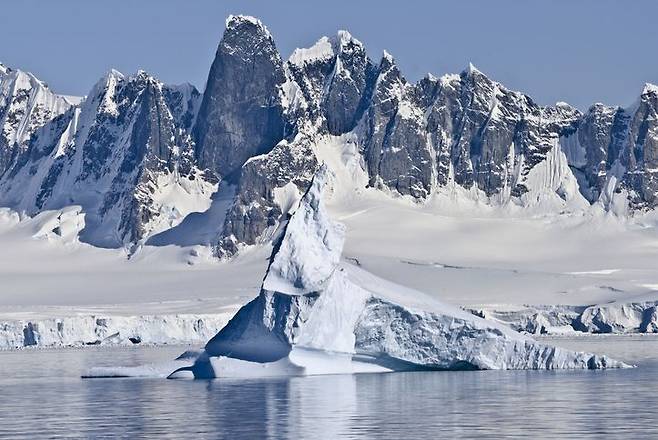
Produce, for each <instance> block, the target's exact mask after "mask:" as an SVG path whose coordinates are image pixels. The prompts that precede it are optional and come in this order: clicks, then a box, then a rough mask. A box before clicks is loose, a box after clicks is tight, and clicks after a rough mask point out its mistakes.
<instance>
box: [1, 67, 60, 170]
mask: <svg viewBox="0 0 658 440" xmlns="http://www.w3.org/2000/svg"><path fill="white" fill-rule="evenodd" d="M70 107H71V103H70V102H69V101H67V99H66V98H64V97H62V96H59V95H56V94H55V93H53V92H52V91H51V90H50V89H49V88H48V86H47V85H46V84H44V83H43V82H42V81H40V80H39V79H37V78H36V77H35V76H34V75H32V74H30V73H27V72H23V71H21V70H14V69H10V68H8V67H5V66H4V65H3V64H2V63H0V130H1V131H0V174H2V172H3V171H5V170H6V169H7V168H8V167H9V165H10V164H11V162H12V161H13V160H14V159H15V158H16V157H17V156H19V155H21V154H22V153H24V152H25V150H26V148H27V143H28V141H29V139H30V138H31V137H32V135H34V133H35V131H36V130H37V129H39V128H40V127H42V126H44V125H45V124H47V123H48V122H50V121H52V120H53V119H54V118H56V117H57V116H59V115H61V114H62V113H65V112H66V111H67V110H68V109H69V108H70Z"/></svg>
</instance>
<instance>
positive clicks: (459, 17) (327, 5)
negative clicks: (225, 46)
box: [0, 0, 658, 110]
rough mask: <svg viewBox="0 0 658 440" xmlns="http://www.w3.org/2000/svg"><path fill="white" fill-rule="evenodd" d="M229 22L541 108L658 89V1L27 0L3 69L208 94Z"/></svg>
mask: <svg viewBox="0 0 658 440" xmlns="http://www.w3.org/2000/svg"><path fill="white" fill-rule="evenodd" d="M229 14H249V15H253V16H256V17H258V18H260V19H261V20H262V21H263V22H264V23H265V24H266V25H267V27H268V28H269V30H270V31H271V32H272V34H273V35H274V39H275V41H276V44H277V47H278V48H279V51H280V52H281V54H282V56H283V57H284V58H287V57H288V56H289V55H290V53H291V52H292V51H293V50H294V49H295V48H296V47H308V46H310V45H312V44H313V43H314V42H315V41H316V40H317V39H318V38H319V37H321V36H323V35H333V34H335V33H336V31H337V30H338V29H347V30H349V31H350V32H351V33H352V35H354V36H355V37H356V38H358V39H359V40H361V41H362V42H363V43H364V44H365V46H366V48H367V50H368V53H369V54H370V56H371V57H372V58H373V60H375V61H379V59H380V57H381V54H382V51H383V50H384V49H386V50H387V51H388V52H390V53H391V54H392V55H393V56H394V57H395V59H396V60H397V62H398V64H399V66H400V68H401V69H402V72H403V73H404V74H405V76H406V77H407V79H408V80H410V81H417V80H418V79H420V78H421V77H422V76H424V75H425V74H426V73H428V72H431V73H432V74H434V75H437V76H440V75H443V74H445V73H458V72H460V71H462V70H464V69H465V68H466V67H467V66H468V63H469V62H472V63H473V64H474V65H475V66H476V67H477V68H478V69H479V70H481V71H482V72H484V73H486V74H487V75H488V76H489V77H490V78H492V79H494V80H496V81H499V82H501V83H503V84H504V85H505V86H507V87H508V88H510V89H513V90H519V91H522V92H524V93H527V94H528V95H530V96H532V97H533V98H534V99H535V100H536V101H538V102H539V103H541V104H553V103H555V102H556V101H566V102H569V103H570V104H572V105H574V106H576V107H578V108H580V109H583V110H585V109H587V108H588V107H589V106H590V105H591V104H592V103H594V102H603V103H606V104H610V105H622V106H627V105H630V104H632V103H633V102H634V101H635V100H636V99H637V97H638V95H639V93H640V92H641V89H642V86H643V84H644V83H645V82H653V83H658V1H655V0H634V1H621V0H619V1H611V0H551V1H534V0H524V1H522V0H517V1H511V0H499V1H484V0H482V1H475V0H473V1H455V0H453V1H420V0H404V1H389V0H380V1H362V0H348V1H344V0H331V1H322V2H313V1H308V0H306V1H303V0H280V1H272V0H242V1H236V0H222V1H219V0H217V1H210V0H187V1H182V0H140V1H135V0H112V1H89V0H58V1H39V0H20V1H11V2H9V1H7V2H3V3H2V5H1V6H0V62H3V63H4V64H6V65H7V66H9V67H15V68H19V69H22V70H27V71H30V72H32V73H34V74H35V75H37V76H38V77H39V78H41V79H42V80H44V81H45V82H47V83H48V84H49V85H50V87H51V89H53V90H54V91H56V92H58V93H61V94H67V95H78V96H80V95H85V94H86V93H87V92H88V91H89V90H90V89H91V87H92V86H93V84H94V83H95V82H96V81H97V80H98V79H99V78H100V77H101V76H102V75H103V73H104V72H106V71H108V70H109V69H110V68H116V69H117V70H119V71H121V72H123V73H128V74H130V73H133V72H135V71H137V70H138V69H144V70H146V71H148V72H149V73H151V74H153V75H155V76H156V77H158V78H160V79H161V80H163V81H165V82H169V83H182V82H190V83H192V84H194V85H195V86H197V87H198V88H199V89H201V90H202V89H203V88H204V86H205V82H206V78H207V75H208V71H209V68H210V64H211V63H212V60H213V57H214V53H215V50H216V48H217V44H218V42H219V40H220V39H221V35H222V33H223V31H224V26H225V19H226V17H227V16H228V15H229Z"/></svg>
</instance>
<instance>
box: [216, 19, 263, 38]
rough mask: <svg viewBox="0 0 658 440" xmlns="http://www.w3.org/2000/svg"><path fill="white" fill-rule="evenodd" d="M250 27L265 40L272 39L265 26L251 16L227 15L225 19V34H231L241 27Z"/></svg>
mask: <svg viewBox="0 0 658 440" xmlns="http://www.w3.org/2000/svg"><path fill="white" fill-rule="evenodd" d="M245 25H247V26H250V27H254V28H256V29H257V30H258V31H259V32H260V33H262V34H263V35H264V36H265V37H266V38H270V39H271V38H272V34H271V33H270V31H269V30H268V29H267V26H265V25H264V24H263V22H262V21H260V20H259V19H257V18H256V17H252V16H251V15H233V14H231V15H229V16H228V17H227V18H226V32H231V31H234V30H236V29H239V28H241V27H243V26H245Z"/></svg>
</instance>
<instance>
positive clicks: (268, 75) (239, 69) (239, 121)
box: [194, 16, 285, 179]
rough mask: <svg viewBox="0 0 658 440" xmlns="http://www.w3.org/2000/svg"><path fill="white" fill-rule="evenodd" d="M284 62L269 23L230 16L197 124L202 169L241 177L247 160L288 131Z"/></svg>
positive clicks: (270, 145) (232, 176) (264, 150)
mask: <svg viewBox="0 0 658 440" xmlns="http://www.w3.org/2000/svg"><path fill="white" fill-rule="evenodd" d="M284 82H285V74H284V71H283V62H282V61H281V57H280V56H279V53H278V51H277V50H276V47H275V45H274V40H273V39H272V36H271V35H270V33H269V32H268V30H267V29H266V28H265V26H263V24H262V23H261V22H260V21H258V20H256V19H254V18H252V17H246V16H230V17H229V18H228V19H227V21H226V31H225V32H224V36H223V38H222V41H221V42H220V43H219V48H218V49H217V54H216V56H215V61H214V62H213V64H212V67H211V68H210V74H209V76H208V82H207V85H206V91H205V93H204V95H203V102H202V103H201V108H200V110H199V116H198V119H197V123H196V127H195V129H194V133H195V139H196V155H197V158H198V160H199V164H200V166H201V167H202V168H209V169H211V170H213V171H215V172H216V173H218V174H219V175H221V176H222V177H224V178H227V179H236V178H237V177H238V176H239V170H240V167H241V166H242V164H244V162H245V161H246V160H247V159H249V158H250V157H252V156H255V155H259V154H263V153H266V152H268V151H270V150H271V149H272V148H273V147H274V146H275V145H276V144H277V143H278V142H279V141H280V140H281V139H283V136H284V129H285V122H284V119H283V107H282V103H281V87H282V85H283V83H284Z"/></svg>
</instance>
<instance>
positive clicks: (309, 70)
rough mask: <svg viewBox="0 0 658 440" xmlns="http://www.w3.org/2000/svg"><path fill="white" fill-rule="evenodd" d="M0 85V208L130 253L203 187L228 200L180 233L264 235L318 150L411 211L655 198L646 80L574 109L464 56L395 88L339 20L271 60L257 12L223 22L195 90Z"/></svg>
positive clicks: (228, 247)
mask: <svg viewBox="0 0 658 440" xmlns="http://www.w3.org/2000/svg"><path fill="white" fill-rule="evenodd" d="M0 86H1V91H0V92H1V95H0V120H1V121H2V123H3V133H2V136H3V137H2V138H0V173H2V175H1V177H0V204H1V205H2V206H5V207H9V208H12V209H14V210H17V211H20V212H24V213H26V214H28V215H34V214H37V213H39V212H41V211H44V210H53V209H54V210H57V209H62V208H65V207H66V206H71V205H79V206H80V209H79V213H80V216H81V221H80V222H79V223H80V224H81V231H80V237H81V239H82V240H83V241H86V242H88V243H92V244H94V245H99V246H103V247H125V248H127V249H129V250H130V251H131V253H132V252H134V251H136V250H137V249H139V247H140V245H142V244H143V243H145V242H146V241H147V240H148V239H149V238H150V237H152V236H153V235H155V234H157V233H160V232H162V231H165V230H170V229H171V230H172V231H174V230H173V229H172V228H174V227H175V226H177V225H178V224H180V223H181V222H182V221H183V219H184V218H185V217H186V216H187V215H188V214H190V213H193V212H203V211H206V210H208V209H209V208H210V206H211V204H212V200H211V195H212V194H213V193H214V192H215V191H217V189H218V186H219V187H220V189H222V188H228V187H233V186H234V190H233V189H232V190H231V194H232V197H233V200H232V202H231V203H230V204H229V208H228V210H227V212H226V215H225V216H220V217H219V218H220V220H221V221H222V222H223V224H221V225H212V238H210V239H205V242H203V243H196V244H202V245H209V246H212V247H213V249H214V252H215V254H216V255H218V256H220V257H231V256H233V255H235V254H236V253H238V252H239V251H240V250H241V249H243V248H245V246H249V245H254V244H258V243H267V242H269V241H270V240H271V238H272V236H273V234H274V233H275V231H277V229H278V228H279V227H280V225H281V224H282V222H283V221H285V219H286V216H287V214H288V211H289V210H290V209H291V208H292V207H294V206H295V204H294V202H295V201H296V200H298V199H299V197H300V195H301V194H302V193H303V192H304V191H305V190H306V188H307V187H308V185H309V183H310V180H311V176H312V175H313V173H314V172H315V171H316V170H317V168H318V167H319V164H320V163H321V162H323V161H324V162H327V158H328V157H329V156H331V157H336V156H340V159H339V160H338V162H339V165H341V166H342V165H345V163H346V162H345V161H346V160H348V159H349V162H350V163H349V170H350V172H348V173H339V174H340V176H341V179H342V182H341V184H340V186H342V187H343V189H349V190H366V189H368V191H371V190H372V191H380V192H381V193H383V194H386V195H387V197H389V198H390V199H394V198H400V197H402V198H407V199H410V200H412V201H414V202H415V203H417V204H418V205H419V206H422V205H424V204H426V203H429V202H430V201H431V200H432V199H433V198H434V197H435V196H436V195H437V194H446V193H450V194H452V197H457V198H459V199H463V200H474V201H477V202H478V203H482V204H485V205H491V206H514V207H518V208H520V209H521V210H527V212H529V213H532V214H533V215H534V214H537V213H540V214H547V213H550V214H559V213H565V212H567V213H568V212H582V211H587V210H589V209H592V206H593V205H594V206H595V207H596V209H604V210H607V211H609V212H612V213H614V214H616V215H621V216H626V215H633V213H634V212H637V211H638V210H640V211H646V210H651V209H654V208H655V207H656V206H657V205H658V128H657V127H658V125H657V124H658V122H656V121H658V117H657V112H658V87H656V86H651V85H647V86H645V88H644V90H643V91H642V93H641V96H640V98H639V100H638V102H637V104H636V105H635V106H633V107H632V108H628V109H622V108H610V107H606V106H604V105H602V104H596V105H594V106H592V108H590V109H589V110H588V111H587V112H586V113H585V114H582V113H581V112H580V111H578V110H577V109H575V108H573V107H571V106H569V105H568V104H564V103H558V104H556V105H554V106H548V107H545V106H540V105H538V104H537V103H535V102H534V101H533V100H532V99H531V98H530V97H528V96H526V95H524V94H523V93H520V92H515V91H511V90H509V89H507V88H506V87H504V86H503V85H501V84H499V83H497V82H495V81H493V80H491V79H490V78H488V77H487V76H486V75H485V74H484V73H482V72H480V71H479V70H477V69H476V68H475V67H474V66H472V65H469V66H468V68H467V69H465V70H464V71H463V72H461V73H460V74H451V75H445V76H442V77H440V78H437V77H434V76H432V75H427V76H426V77H425V78H423V79H422V80H420V81H419V82H417V83H411V82H409V81H407V80H406V79H405V77H404V74H403V72H402V71H401V70H400V68H399V67H398V66H397V64H396V62H395V59H394V58H393V57H392V56H391V55H390V54H388V53H384V54H383V56H382V57H381V58H380V59H378V60H376V61H375V60H373V59H372V58H370V56H369V54H368V53H367V51H366V49H365V47H364V46H363V44H362V43H361V42H360V41H359V40H357V39H356V38H354V37H353V36H352V35H350V34H349V32H346V31H339V32H338V33H337V34H336V35H335V36H333V37H322V38H321V39H320V40H318V41H317V43H315V44H314V45H313V46H312V47H310V48H305V49H297V50H295V51H294V53H293V54H292V55H291V56H290V58H289V59H288V60H287V61H283V59H282V57H281V55H280V54H279V52H278V50H277V48H276V45H275V42H274V38H273V36H272V35H271V33H270V32H269V31H268V30H267V28H266V27H265V26H264V25H263V24H262V23H261V22H260V21H259V20H257V19H255V18H252V17H247V16H230V17H229V18H228V19H227V23H226V30H225V33H224V36H223V38H222V40H221V41H220V43H219V47H218V50H217V54H216V56H215V60H214V61H213V63H212V67H211V70H210V73H209V76H208V81H207V85H206V90H205V92H204V94H203V95H201V94H199V92H197V91H196V90H195V89H194V87H192V86H189V85H184V86H170V85H166V84H162V83H161V82H159V81H158V80H157V79H155V78H153V77H152V76H149V75H148V74H146V73H144V72H138V73H137V74H135V75H133V76H129V77H126V76H124V75H122V74H120V73H118V72H115V71H112V72H110V73H109V74H107V75H106V76H104V77H103V78H102V79H101V80H100V81H99V82H98V84H96V85H95V86H94V88H93V89H92V91H91V92H90V93H89V94H88V96H87V98H86V99H85V100H84V101H83V102H82V103H81V104H79V105H72V104H71V103H69V102H68V101H67V100H66V99H64V98H62V97H59V96H57V95H55V94H53V93H52V92H50V91H49V90H48V89H47V88H46V87H45V86H44V85H43V83H41V82H40V81H38V80H37V79H36V78H34V77H33V76H32V75H29V74H25V73H22V72H20V71H12V70H9V69H7V68H5V67H4V66H3V67H2V68H1V69H0ZM328 145H329V147H328ZM329 162H331V161H329ZM330 166H331V164H330ZM82 216H84V219H82ZM217 231H219V232H217ZM201 235H203V234H201ZM205 236H208V234H205Z"/></svg>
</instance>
